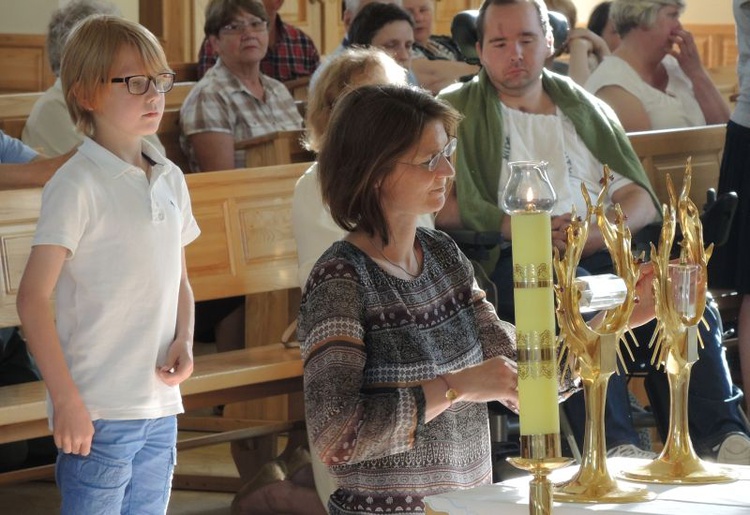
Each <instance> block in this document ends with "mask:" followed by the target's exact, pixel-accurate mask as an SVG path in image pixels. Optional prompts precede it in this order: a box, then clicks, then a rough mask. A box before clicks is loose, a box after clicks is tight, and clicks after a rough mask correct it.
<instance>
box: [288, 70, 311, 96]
mask: <svg viewBox="0 0 750 515" xmlns="http://www.w3.org/2000/svg"><path fill="white" fill-rule="evenodd" d="M284 86H286V89H288V90H289V93H291V94H292V98H294V100H302V101H307V91H308V89H309V87H310V77H309V76H308V77H300V78H298V79H292V80H288V81H286V82H285V83H284Z"/></svg>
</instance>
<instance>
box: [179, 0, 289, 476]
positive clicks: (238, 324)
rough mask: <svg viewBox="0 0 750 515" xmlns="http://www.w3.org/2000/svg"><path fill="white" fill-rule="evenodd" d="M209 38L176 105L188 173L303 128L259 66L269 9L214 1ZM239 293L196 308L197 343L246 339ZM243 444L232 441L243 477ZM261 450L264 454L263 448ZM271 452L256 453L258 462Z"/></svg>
mask: <svg viewBox="0 0 750 515" xmlns="http://www.w3.org/2000/svg"><path fill="white" fill-rule="evenodd" d="M204 31H205V33H206V37H208V38H209V40H210V41H211V45H212V47H213V48H214V49H216V50H217V51H218V53H219V61H218V62H217V63H216V65H215V66H213V67H212V68H211V69H210V70H209V71H208V72H207V73H206V75H204V76H203V78H202V79H201V80H200V81H199V82H198V83H197V84H196V85H195V86H194V87H193V89H192V90H191V92H190V94H189V95H188V96H187V98H186V99H185V101H184V102H183V104H182V108H181V109H180V128H181V134H180V145H181V146H182V149H183V151H184V152H185V154H186V155H187V156H188V160H189V166H190V171H191V172H207V171H212V170H228V169H232V168H242V167H244V166H245V152H244V151H237V152H235V150H234V144H235V142H236V141H242V140H246V139H248V138H252V137H256V136H262V135H264V134H268V133H271V132H276V131H284V130H294V129H301V128H302V117H301V116H300V114H299V112H298V110H297V106H296V105H295V103H294V99H293V98H292V96H291V95H290V93H289V91H288V90H287V89H286V87H285V86H284V85H283V84H282V83H281V82H279V81H277V80H275V79H272V78H270V77H268V76H266V75H264V74H263V73H262V72H261V71H260V62H261V60H262V59H263V56H265V55H266V50H267V48H268V15H267V13H266V10H265V8H264V6H263V4H262V3H261V2H260V1H258V0H212V1H211V2H210V3H209V4H208V5H207V7H206V22H205V25H204ZM244 301H245V299H244V297H230V298H226V299H217V300H210V301H204V302H198V303H197V304H196V306H195V309H196V312H195V317H196V319H195V322H196V327H195V332H196V338H197V339H198V341H204V342H216V347H217V349H218V350H219V351H227V350H233V349H237V348H241V347H242V346H243V342H244V341H245V310H244ZM241 448H242V446H241V445H239V444H236V443H234V444H233V445H232V449H233V452H234V454H235V462H236V463H237V464H238V466H239V467H240V470H241V471H243V476H244V479H249V477H247V476H250V472H245V469H246V468H247V467H245V466H243V465H242V464H243V463H245V462H247V461H248V460H247V459H243V458H241V457H240V454H239V453H240V450H239V449H241ZM263 452H266V450H264V451H263ZM266 454H267V455H268V456H265V457H263V456H259V458H258V460H259V461H260V463H263V462H264V461H265V458H268V459H271V458H272V456H271V451H270V450H268V451H267V452H266Z"/></svg>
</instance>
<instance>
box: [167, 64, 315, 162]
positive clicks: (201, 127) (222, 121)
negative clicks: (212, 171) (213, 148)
mask: <svg viewBox="0 0 750 515" xmlns="http://www.w3.org/2000/svg"><path fill="white" fill-rule="evenodd" d="M260 81H261V84H262V85H263V89H264V93H265V95H264V96H265V100H264V101H262V100H260V99H258V98H256V97H255V96H254V95H253V94H252V93H251V92H250V90H248V89H247V88H246V87H245V86H244V84H242V82H241V81H240V80H239V79H238V78H237V77H236V76H235V75H234V74H232V72H231V71H229V69H228V68H227V67H226V66H224V64H223V63H222V62H221V59H220V60H219V61H218V62H217V63H216V65H215V66H214V67H213V68H211V69H210V70H209V71H208V72H207V73H206V75H205V76H204V77H203V78H202V79H201V80H200V81H198V83H197V84H196V85H195V86H194V87H193V89H192V90H191V91H190V94H189V95H188V97H187V98H186V99H185V101H184V102H183V104H182V108H181V109H180V127H181V134H180V146H181V147H182V150H183V151H184V152H185V154H186V155H187V156H188V160H189V162H190V170H191V171H193V172H197V171H200V169H199V168H198V163H197V162H196V160H195V153H194V152H193V148H192V146H191V145H190V141H189V139H188V136H191V135H193V134H199V133H201V132H224V133H228V134H232V135H234V140H235V141H242V140H245V139H248V138H252V137H255V136H262V135H264V134H268V133H271V132H276V131H284V130H294V129H301V128H302V116H300V114H299V111H298V110H297V106H296V105H295V103H294V99H293V98H292V95H291V94H290V93H289V90H287V89H286V87H285V86H284V85H283V84H282V83H281V82H279V81H277V80H274V79H272V78H270V77H267V76H265V75H263V74H261V76H260ZM234 166H235V167H237V168H242V167H244V166H245V151H238V152H235V153H234Z"/></svg>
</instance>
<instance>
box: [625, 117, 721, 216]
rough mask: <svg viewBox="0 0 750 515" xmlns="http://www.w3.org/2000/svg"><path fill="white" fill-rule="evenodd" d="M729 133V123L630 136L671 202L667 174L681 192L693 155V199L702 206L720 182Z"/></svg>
mask: <svg viewBox="0 0 750 515" xmlns="http://www.w3.org/2000/svg"><path fill="white" fill-rule="evenodd" d="M725 135H726V126H725V125H707V126H705V127H689V128H684V129H669V130H661V131H648V132H634V133H630V134H629V135H628V136H629V138H630V143H631V144H632V145H633V149H634V150H635V153H636V154H638V157H639V158H640V160H641V163H642V164H643V168H644V169H645V170H646V174H647V175H648V177H649V180H650V181H651V185H652V186H653V187H654V190H655V191H656V196H657V197H658V198H659V200H660V201H661V202H667V201H668V198H669V197H668V194H667V174H669V175H670V176H671V177H672V183H673V184H674V185H675V187H676V188H677V192H679V189H680V188H681V187H682V180H683V177H684V176H685V164H686V162H687V158H688V157H691V158H692V167H693V178H692V184H691V187H690V198H691V199H692V200H693V202H695V205H696V206H698V209H700V208H701V207H702V206H703V204H705V202H706V190H707V189H708V188H716V187H717V186H718V184H719V170H720V168H721V156H722V154H723V152H724V137H725Z"/></svg>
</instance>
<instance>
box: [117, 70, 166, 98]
mask: <svg viewBox="0 0 750 515" xmlns="http://www.w3.org/2000/svg"><path fill="white" fill-rule="evenodd" d="M110 82H115V83H117V82H124V83H125V85H126V86H127V87H128V93H130V94H131V95H145V94H146V91H148V88H149V85H150V84H151V83H152V82H153V83H154V87H155V88H156V92H157V93H166V92H168V91H169V90H170V89H172V86H174V73H172V72H163V73H160V74H158V75H156V76H154V77H151V76H150V75H131V76H129V77H115V78H113V79H112V80H110Z"/></svg>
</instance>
